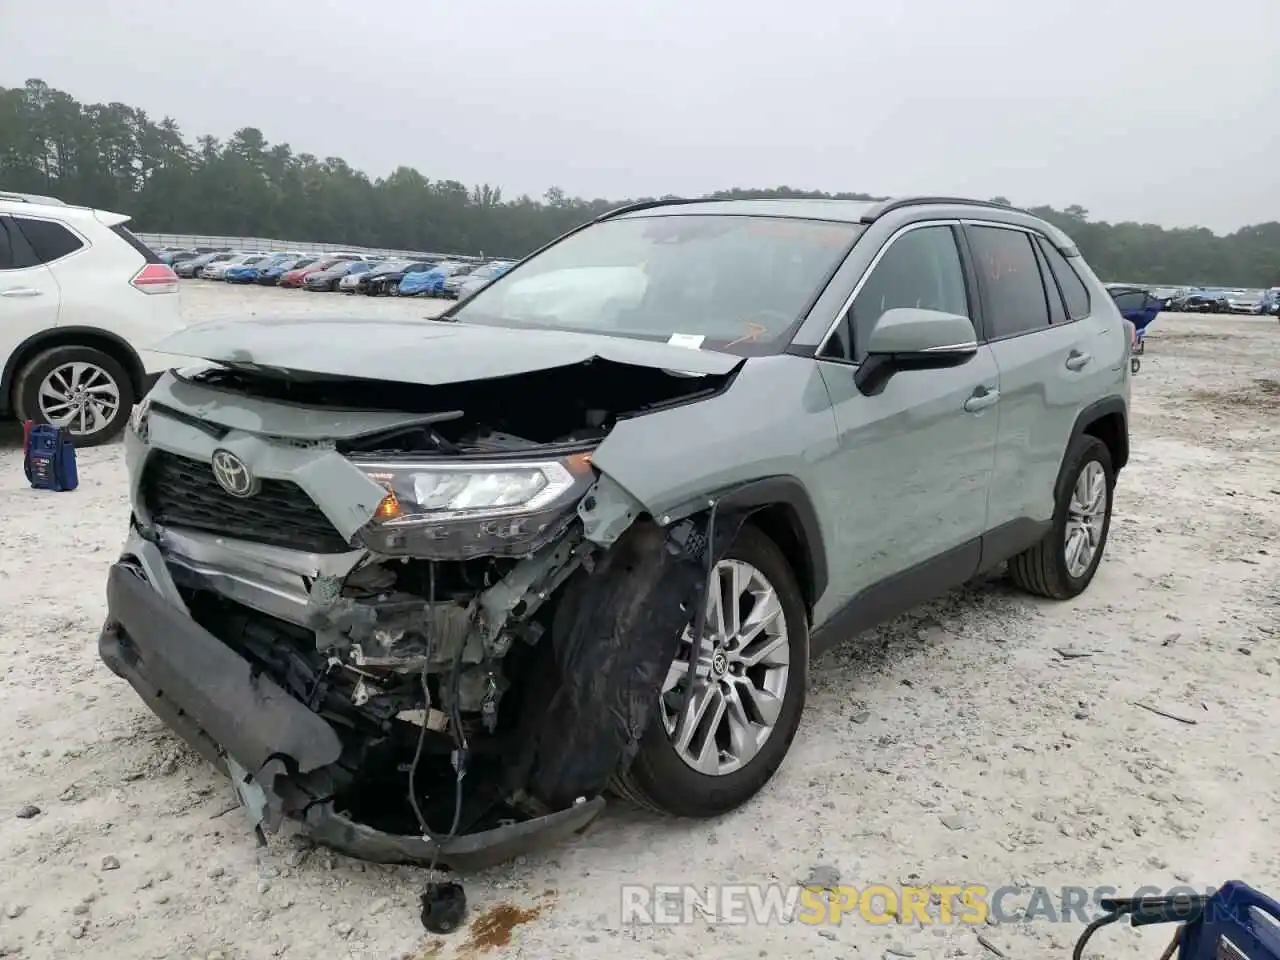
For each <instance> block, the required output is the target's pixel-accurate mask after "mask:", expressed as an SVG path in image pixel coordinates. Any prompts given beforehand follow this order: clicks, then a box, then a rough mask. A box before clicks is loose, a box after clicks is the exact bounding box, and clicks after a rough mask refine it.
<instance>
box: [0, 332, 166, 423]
mask: <svg viewBox="0 0 1280 960" xmlns="http://www.w3.org/2000/svg"><path fill="white" fill-rule="evenodd" d="M86 340H87V341H90V342H86ZM95 340H96V341H99V343H107V344H110V346H111V351H112V353H113V355H114V356H115V358H116V359H117V360H119V361H120V363H121V365H122V366H123V367H124V369H125V373H126V374H127V375H128V377H129V385H130V386H131V387H132V388H133V391H134V396H135V397H137V398H141V397H142V395H143V394H144V393H145V392H146V379H147V377H146V371H145V370H144V369H143V366H142V359H141V358H140V357H139V356H138V352H137V351H136V350H134V349H133V347H131V346H130V345H129V343H128V342H127V341H126V340H124V338H122V337H120V336H118V335H117V334H114V333H112V332H111V331H109V330H103V329H102V328H101V327H87V326H69V327H50V328H49V329H47V330H41V331H39V332H38V333H33V334H32V335H31V336H29V337H27V338H26V339H25V340H23V341H22V342H21V343H20V344H18V346H17V347H16V348H15V349H14V350H13V352H12V353H10V354H9V358H8V359H7V360H6V361H5V365H4V372H3V373H2V374H0V410H9V411H10V412H14V411H12V410H11V407H12V406H13V404H12V399H13V387H14V381H15V379H16V378H17V375H18V371H19V370H21V369H22V367H24V366H25V365H26V364H27V363H28V362H29V361H30V360H31V359H32V358H33V357H35V356H36V355H37V354H39V353H41V352H43V351H45V350H52V349H54V348H55V347H86V348H89V349H101V348H100V347H98V346H96V345H94V344H93V343H92V341H95Z"/></svg>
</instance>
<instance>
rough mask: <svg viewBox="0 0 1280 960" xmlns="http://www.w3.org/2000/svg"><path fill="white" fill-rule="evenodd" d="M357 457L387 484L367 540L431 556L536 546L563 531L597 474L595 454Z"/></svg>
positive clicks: (520, 551) (382, 548)
mask: <svg viewBox="0 0 1280 960" xmlns="http://www.w3.org/2000/svg"><path fill="white" fill-rule="evenodd" d="M352 462H353V463H354V464H355V465H356V466H357V467H359V468H360V470H362V471H363V472H364V474H365V475H366V476H368V477H369V479H371V480H373V481H375V482H377V483H378V484H380V485H381V486H382V487H384V488H385V489H386V491H387V494H386V496H385V497H383V498H382V502H381V503H379V504H378V508H377V510H375V511H374V515H373V519H372V520H371V521H370V522H369V524H368V525H367V526H366V527H365V529H364V531H363V532H362V534H361V538H362V539H363V540H364V542H365V544H366V546H368V547H369V548H370V549H372V550H375V551H378V552H380V553H389V554H403V555H410V556H418V557H424V558H428V559H431V558H437V559H455V558H465V557H472V556H523V555H525V554H527V553H530V552H531V551H533V550H536V549H537V548H538V547H540V546H541V545H542V544H543V543H545V542H546V540H547V539H549V538H550V537H552V536H554V535H555V534H556V533H558V532H559V531H560V529H561V528H562V526H563V524H564V522H565V521H566V520H567V519H568V518H569V517H570V516H571V515H572V513H573V510H574V508H575V507H576V505H577V503H578V501H579V500H580V499H581V498H582V496H583V494H585V493H586V491H587V489H588V488H589V487H590V486H591V484H592V482H593V481H594V479H595V477H594V474H593V472H592V470H591V457H590V455H589V454H575V455H573V456H570V457H564V458H559V459H555V460H538V461H500V460H499V461H486V462H468V461H459V460H450V461H447V462H442V461H438V460H429V461H416V462H414V461H403V462H402V461H398V460H378V461H372V460H361V459H358V458H353V459H352Z"/></svg>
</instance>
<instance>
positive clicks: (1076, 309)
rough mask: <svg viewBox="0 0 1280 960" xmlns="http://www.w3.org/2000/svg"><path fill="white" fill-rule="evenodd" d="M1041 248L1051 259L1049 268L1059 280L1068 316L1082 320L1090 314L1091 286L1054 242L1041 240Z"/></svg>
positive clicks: (1047, 258) (1046, 257) (1046, 256)
mask: <svg viewBox="0 0 1280 960" xmlns="http://www.w3.org/2000/svg"><path fill="white" fill-rule="evenodd" d="M1040 250H1041V252H1042V253H1043V254H1044V256H1045V259H1046V260H1048V261H1049V269H1050V270H1052V271H1053V276H1054V278H1055V279H1057V281H1058V287H1059V288H1060V289H1061V290H1062V299H1063V300H1065V301H1066V304H1067V316H1069V317H1070V318H1071V319H1072V320H1081V319H1083V318H1085V317H1087V316H1088V315H1089V288H1088V287H1086V286H1085V285H1084V281H1083V280H1081V279H1080V274H1078V273H1076V270H1075V267H1073V266H1072V265H1071V263H1070V262H1069V261H1068V260H1067V258H1066V257H1064V256H1063V255H1062V253H1061V252H1060V251H1059V250H1058V248H1057V247H1055V246H1054V245H1053V244H1052V243H1049V242H1048V241H1046V240H1041V241H1040Z"/></svg>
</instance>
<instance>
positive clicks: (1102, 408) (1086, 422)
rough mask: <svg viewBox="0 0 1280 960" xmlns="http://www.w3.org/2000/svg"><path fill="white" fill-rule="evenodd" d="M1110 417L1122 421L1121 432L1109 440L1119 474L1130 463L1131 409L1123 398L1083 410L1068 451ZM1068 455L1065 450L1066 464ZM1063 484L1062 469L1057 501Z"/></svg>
mask: <svg viewBox="0 0 1280 960" xmlns="http://www.w3.org/2000/svg"><path fill="white" fill-rule="evenodd" d="M1108 417H1118V418H1119V421H1120V430H1119V431H1117V432H1116V434H1115V436H1113V437H1111V438H1109V439H1111V440H1112V441H1114V445H1115V450H1113V451H1112V460H1113V461H1114V462H1113V464H1112V466H1113V467H1114V469H1115V472H1116V473H1117V474H1118V473H1119V472H1120V471H1121V469H1122V468H1123V467H1124V465H1125V464H1126V463H1128V461H1129V408H1128V405H1127V404H1126V403H1125V401H1124V398H1123V397H1116V396H1112V397H1103V398H1102V399H1101V400H1097V401H1095V402H1093V403H1091V404H1089V405H1088V406H1087V407H1085V408H1084V409H1083V410H1081V411H1080V413H1079V414H1078V415H1077V416H1076V422H1075V424H1073V425H1072V427H1071V438H1070V440H1068V442H1067V448H1066V449H1067V450H1070V449H1071V447H1072V446H1074V445H1075V442H1076V441H1077V440H1079V439H1080V437H1082V436H1084V435H1085V434H1086V433H1089V432H1090V431H1089V428H1090V427H1092V426H1093V425H1094V424H1096V423H1098V422H1099V421H1101V420H1105V419H1107V418H1108ZM1099 439H1101V440H1102V441H1103V442H1104V443H1106V442H1107V439H1108V438H1107V437H1100V438H1099ZM1108 446H1111V444H1108ZM1066 455H1067V454H1066V450H1064V451H1063V454H1062V456H1063V462H1064V463H1065V462H1066ZM1062 482H1063V478H1062V473H1061V469H1059V475H1058V483H1057V484H1056V485H1055V489H1054V496H1055V499H1056V498H1058V497H1060V496H1061V495H1062V490H1061V484H1062Z"/></svg>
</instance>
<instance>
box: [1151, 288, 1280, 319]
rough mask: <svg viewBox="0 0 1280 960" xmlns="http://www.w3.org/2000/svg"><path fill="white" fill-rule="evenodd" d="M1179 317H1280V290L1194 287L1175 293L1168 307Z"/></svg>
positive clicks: (1167, 304) (1170, 297)
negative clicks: (1219, 315)
mask: <svg viewBox="0 0 1280 960" xmlns="http://www.w3.org/2000/svg"><path fill="white" fill-rule="evenodd" d="M1165 309H1166V310H1172V311H1174V312H1175V313H1244V314H1252V315H1254V316H1277V315H1280V287H1271V288H1269V289H1267V290H1242V289H1239V288H1236V289H1221V288H1206V287H1190V288H1184V289H1182V290H1175V291H1172V292H1171V294H1170V296H1169V297H1168V298H1167V300H1166V303H1165Z"/></svg>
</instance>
